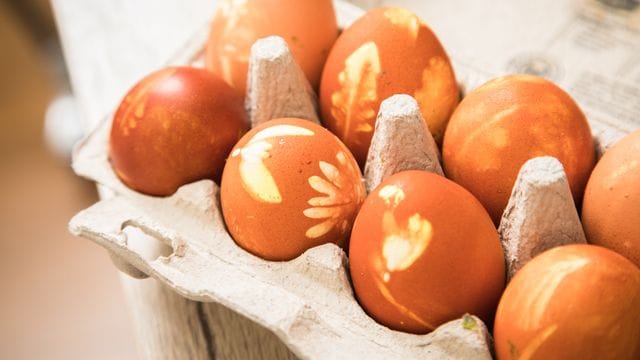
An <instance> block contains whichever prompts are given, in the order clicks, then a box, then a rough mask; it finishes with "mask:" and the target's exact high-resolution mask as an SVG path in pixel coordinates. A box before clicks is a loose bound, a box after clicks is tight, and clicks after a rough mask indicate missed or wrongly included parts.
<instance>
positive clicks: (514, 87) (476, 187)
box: [442, 75, 595, 224]
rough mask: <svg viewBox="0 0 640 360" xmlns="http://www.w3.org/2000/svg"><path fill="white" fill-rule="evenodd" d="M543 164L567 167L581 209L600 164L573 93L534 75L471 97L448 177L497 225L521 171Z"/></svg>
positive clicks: (455, 125) (447, 163)
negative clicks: (549, 159) (530, 163)
mask: <svg viewBox="0 0 640 360" xmlns="http://www.w3.org/2000/svg"><path fill="white" fill-rule="evenodd" d="M539 156H553V157H555V158H557V159H558V160H559V161H560V162H561V163H562V165H563V167H564V170H565V172H566V174H567V178H568V180H569V186H570V188H571V192H572V194H573V198H574V200H575V202H576V203H577V204H579V203H580V200H581V199H582V194H583V192H584V187H585V184H586V182H587V179H588V178H589V174H590V172H591V170H592V169H593V166H594V163H595V147H594V143H593V138H592V136H591V130H590V128H589V124H588V123H587V120H586V118H585V116H584V114H583V113H582V111H581V110H580V108H579V107H578V105H576V103H575V102H574V101H573V99H572V98H571V97H570V96H569V95H568V94H567V93H566V92H564V91H563V90H562V89H560V88H559V87H558V86H556V85H555V84H553V83H552V82H550V81H547V80H545V79H543V78H540V77H537V76H532V75H510V76H505V77H501V78H497V79H495V80H492V81H489V82H487V83H486V84H484V85H482V86H480V87H479V88H477V89H475V90H473V91H472V92H471V93H469V94H468V95H467V96H466V97H465V98H464V99H463V100H462V102H461V103H460V105H459V106H458V108H457V109H456V111H455V112H454V113H453V115H452V116H451V120H450V121H449V125H448V127H447V132H446V134H445V137H444V143H443V148H442V158H443V163H444V169H445V173H446V175H447V177H449V178H451V179H452V180H454V181H455V182H457V183H458V184H460V185H462V186H464V187H465V188H466V189H467V190H469V191H471V193H473V194H474V195H475V196H476V197H477V198H478V200H480V202H481V203H482V204H483V205H484V206H485V208H486V209H487V211H488V212H489V214H490V215H491V218H492V219H493V221H494V223H496V224H497V223H498V222H499V221H500V217H501V216H502V213H503V211H504V209H505V207H506V205H507V202H508V201H509V196H510V195H511V190H512V188H513V185H514V183H515V180H516V178H517V176H518V171H519V170H520V167H521V166H522V165H523V164H524V163H525V162H526V161H527V160H529V159H531V158H534V157H539Z"/></svg>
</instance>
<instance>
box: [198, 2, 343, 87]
mask: <svg viewBox="0 0 640 360" xmlns="http://www.w3.org/2000/svg"><path fill="white" fill-rule="evenodd" d="M271 35H278V36H281V37H282V38H283V39H284V40H285V41H286V42H287V44H288V45H289V48H290V49H291V52H292V54H293V57H294V59H295V60H296V62H297V63H298V65H300V67H301V68H302V70H303V71H304V73H305V75H306V76H307V79H308V80H309V82H310V83H311V85H312V86H313V87H314V88H315V89H317V88H318V84H319V83H320V74H321V72H322V66H323V64H324V61H325V60H326V58H327V55H328V54H329V50H330V49H331V46H332V45H333V43H334V42H335V40H336V38H337V37H338V25H337V23H336V16H335V13H334V9H333V3H332V1H331V0H314V1H300V0H273V1H264V0H242V1H239V0H221V1H220V4H219V5H218V8H217V11H216V13H215V16H214V18H213V21H212V23H211V31H210V33H209V40H208V41H207V46H206V53H205V63H206V67H207V69H209V70H211V71H213V72H214V73H215V74H218V75H219V76H221V77H222V78H224V79H225V80H226V81H227V82H228V83H229V84H231V85H233V86H234V87H236V88H237V89H239V90H241V91H242V92H243V93H244V92H245V91H246V85H247V71H248V64H249V55H250V50H251V46H252V45H253V43H255V42H256V40H258V39H261V38H264V37H267V36H271Z"/></svg>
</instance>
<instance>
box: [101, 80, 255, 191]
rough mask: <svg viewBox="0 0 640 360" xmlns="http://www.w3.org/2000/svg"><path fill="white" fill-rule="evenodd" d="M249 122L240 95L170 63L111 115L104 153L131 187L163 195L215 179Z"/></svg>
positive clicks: (127, 97) (218, 176)
mask: <svg viewBox="0 0 640 360" xmlns="http://www.w3.org/2000/svg"><path fill="white" fill-rule="evenodd" d="M248 127H249V122H248V120H247V117H246V114H245V112H244V107H243V102H242V97H241V96H240V95H239V94H238V93H237V92H236V91H235V90H233V89H232V88H231V87H230V86H229V85H227V84H226V83H225V82H224V81H222V80H221V79H219V78H218V77H216V76H215V75H213V74H211V73H210V72H208V71H206V70H203V69H196V68H189V67H172V68H166V69H162V70H160V71H157V72H155V73H152V74H150V75H148V76H147V77H145V78H144V79H142V80H141V81H140V82H139V83H138V84H137V85H135V86H134V87H133V88H132V89H131V90H130V91H129V93H127V95H126V96H125V98H124V99H123V100H122V102H121V103H120V106H119V107H118V110H117V111H116V114H115V116H114V118H113V124H112V126H111V137H110V141H109V146H110V147H109V158H110V160H111V164H112V166H113V169H114V170H115V172H116V174H117V175H118V177H119V178H120V179H121V180H122V182H124V183H125V184H126V185H127V186H129V187H130V188H132V189H134V190H136V191H139V192H142V193H145V194H149V195H157V196H166V195H170V194H172V193H174V192H175V191H176V190H177V189H178V187H179V186H181V185H184V184H187V183H190V182H193V181H196V180H201V179H213V180H215V181H219V179H220V176H221V175H222V168H223V167H224V160H225V158H226V157H227V155H228V154H229V151H230V150H231V147H233V145H234V144H235V143H236V141H238V139H239V138H240V137H241V136H242V134H244V133H245V132H246V131H247V129H248Z"/></svg>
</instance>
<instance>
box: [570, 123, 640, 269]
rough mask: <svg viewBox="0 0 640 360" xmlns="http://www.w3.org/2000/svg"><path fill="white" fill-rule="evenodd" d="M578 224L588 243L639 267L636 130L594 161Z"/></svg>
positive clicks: (639, 149)
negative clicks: (609, 250)
mask: <svg viewBox="0 0 640 360" xmlns="http://www.w3.org/2000/svg"><path fill="white" fill-rule="evenodd" d="M582 223H583V225H584V231H585V233H586V235H587V240H588V241H589V242H590V243H592V244H596V245H601V246H604V247H607V248H609V249H611V250H614V251H616V252H618V253H620V254H622V255H624V256H626V257H627V258H628V259H630V260H631V261H633V262H634V263H635V264H636V265H638V266H640V130H636V131H635V132H633V133H631V134H629V135H627V136H626V137H625V138H624V139H622V140H621V141H620V142H618V143H617V144H616V145H615V146H614V147H613V148H611V149H609V150H608V151H607V152H606V153H605V154H604V156H603V157H602V158H601V159H600V161H599V162H598V163H597V164H596V167H595V169H593V173H592V174H591V177H590V178H589V182H588V183H587V188H586V190H585V193H584V202H583V204H582Z"/></svg>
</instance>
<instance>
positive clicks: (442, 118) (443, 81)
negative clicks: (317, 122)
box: [320, 8, 459, 165]
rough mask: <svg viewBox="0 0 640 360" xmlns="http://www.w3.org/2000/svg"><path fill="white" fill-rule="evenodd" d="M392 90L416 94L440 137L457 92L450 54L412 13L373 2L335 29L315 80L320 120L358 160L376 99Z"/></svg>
mask: <svg viewBox="0 0 640 360" xmlns="http://www.w3.org/2000/svg"><path fill="white" fill-rule="evenodd" d="M395 94H408V95H411V96H413V97H415V99H416V100H417V101H418V104H419V105H420V109H421V111H422V115H423V117H424V119H425V121H426V123H427V125H428V126H429V130H430V131H431V133H432V134H433V136H434V138H435V139H436V141H437V142H438V143H440V141H441V140H442V136H443V134H444V130H445V127H446V125H447V121H448V120H449V116H450V115H451V113H452V112H453V109H454V108H455V107H456V105H457V104H458V97H459V95H458V87H457V84H456V79H455V76H454V73H453V69H452V68H451V64H450V62H449V57H448V56H447V54H446V53H445V50H444V48H443V47H442V45H441V44H440V41H438V38H437V37H436V36H435V35H434V33H433V32H432V31H431V29H429V27H428V26H427V25H426V24H424V23H423V22H422V21H421V20H420V19H419V18H418V17H417V16H416V15H415V14H413V13H411V12H410V11H408V10H405V9H402V8H377V9H374V10H371V11H369V12H367V13H366V14H365V15H364V16H363V17H362V18H360V19H359V20H357V21H356V22H355V23H354V24H353V25H351V26H350V27H349V28H347V29H346V30H345V31H344V32H343V33H342V35H340V37H339V38H338V40H337V41H336V43H335V45H334V47H333V49H332V50H331V53H330V54H329V58H328V59H327V63H326V64H325V67H324V71H323V74H322V82H321V85H320V105H321V110H322V117H323V119H324V124H325V125H326V126H327V128H329V129H330V130H331V131H333V132H334V133H335V134H336V135H338V137H339V138H340V139H341V140H342V141H344V143H345V144H346V145H347V146H348V147H349V149H351V151H352V152H353V154H354V156H355V157H356V159H357V160H358V162H359V163H360V165H364V161H365V159H366V157H367V152H368V150H369V145H370V143H371V137H372V135H373V129H374V125H375V121H376V115H377V113H378V109H379V107H380V103H381V102H382V101H383V100H385V99H386V98H388V97H389V96H392V95H395Z"/></svg>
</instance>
